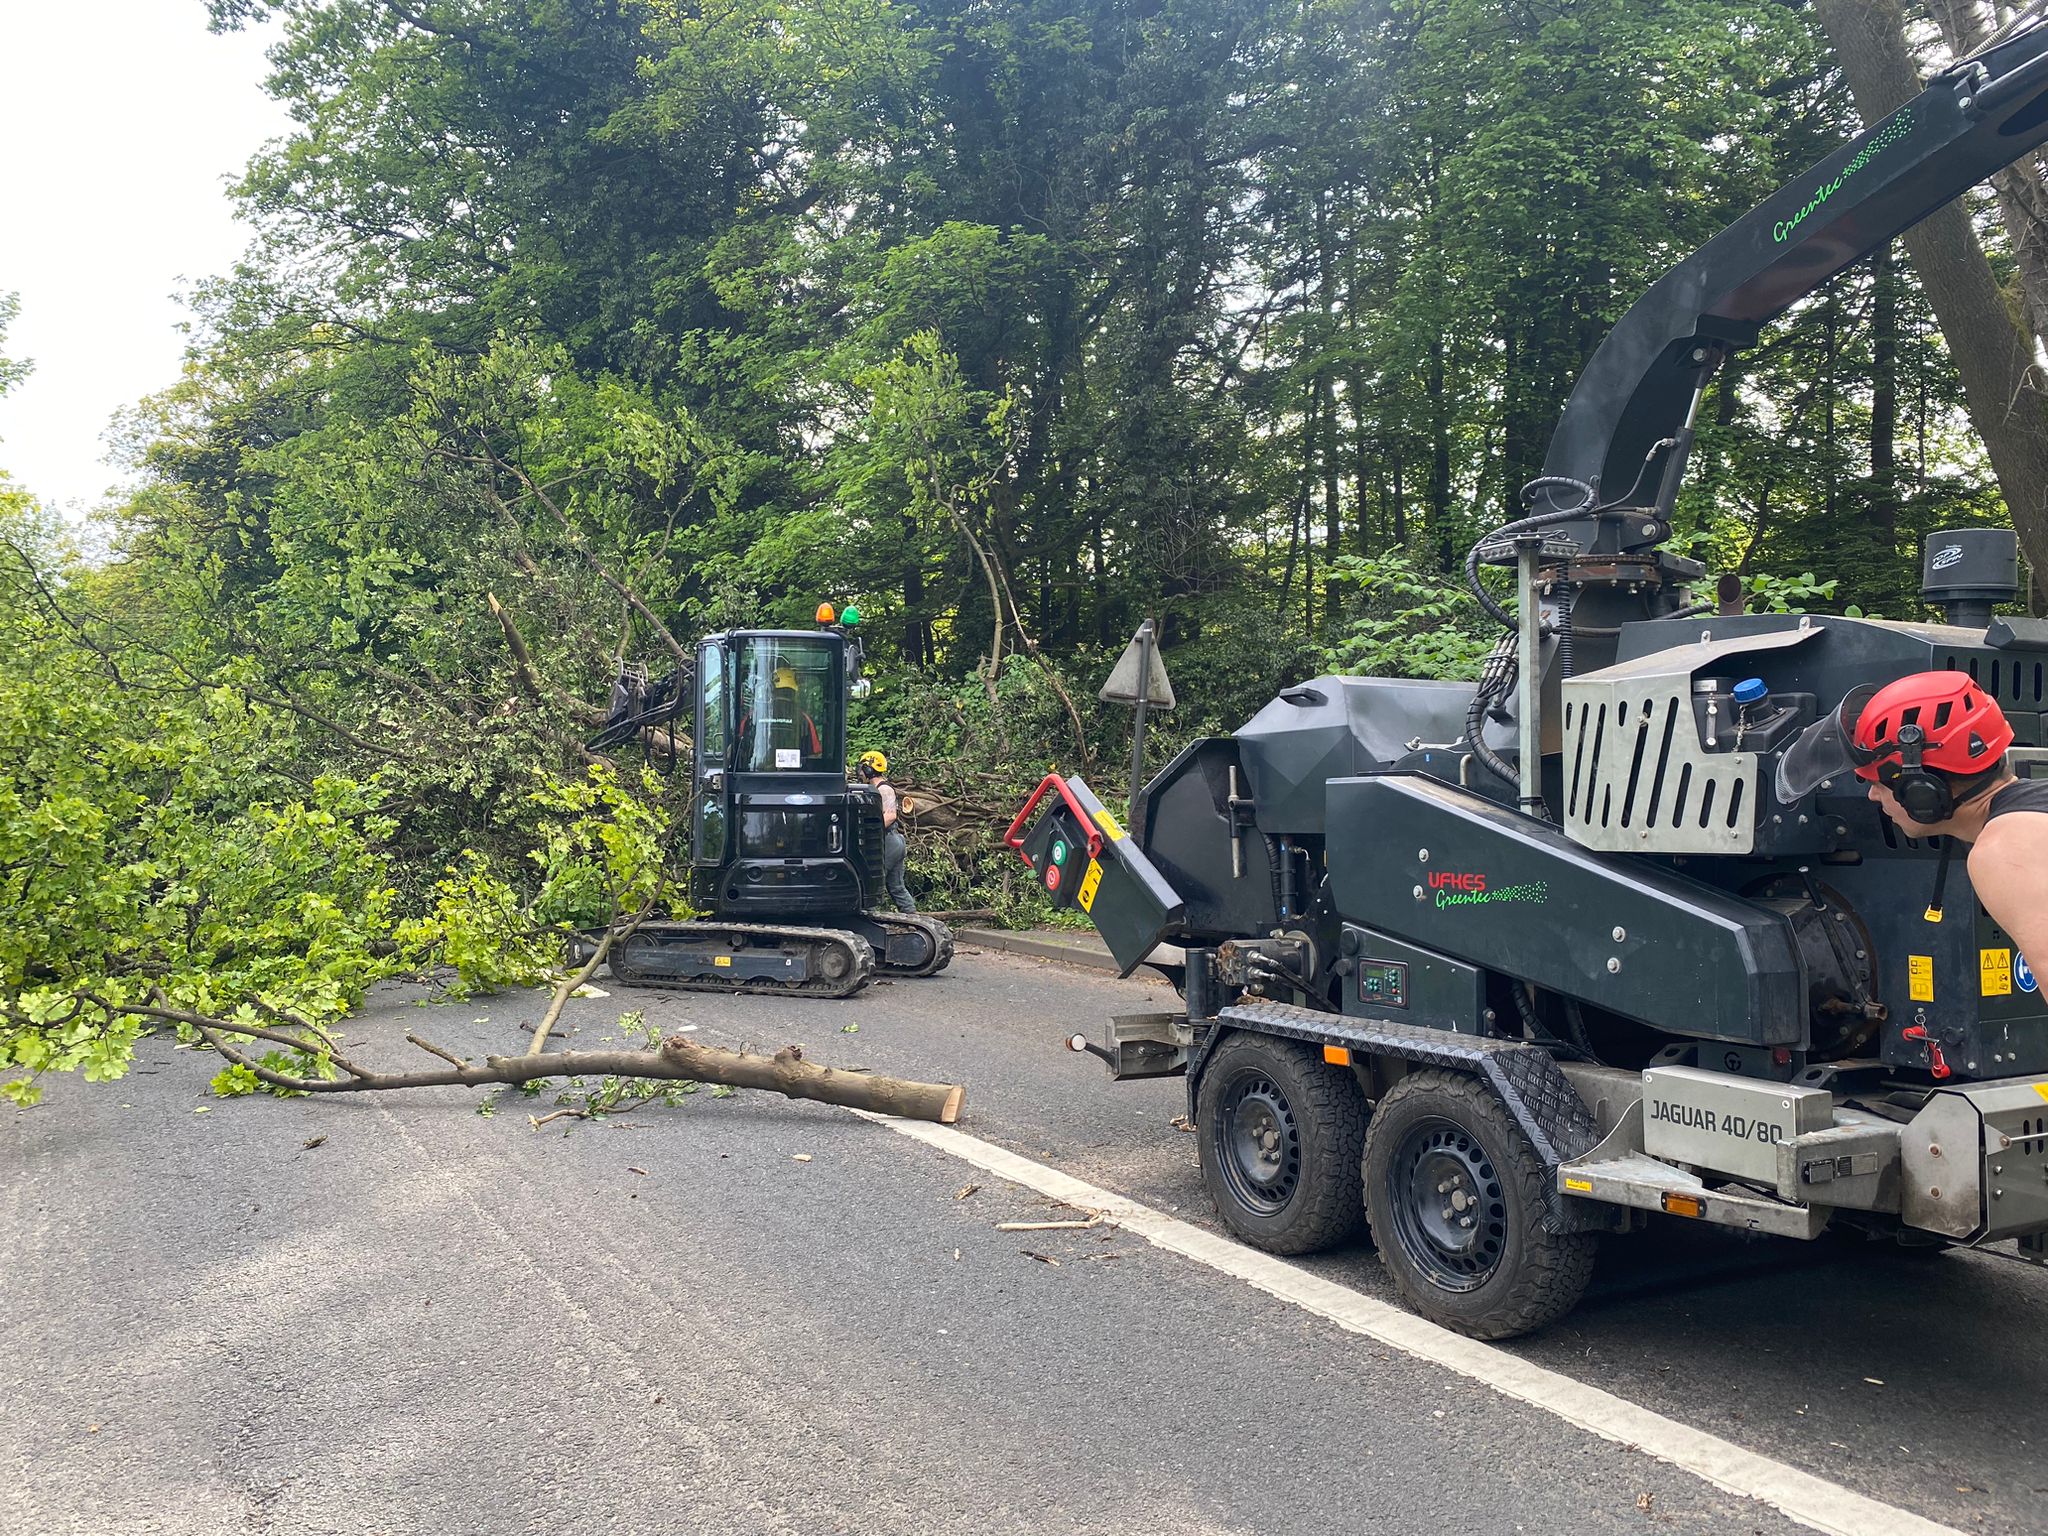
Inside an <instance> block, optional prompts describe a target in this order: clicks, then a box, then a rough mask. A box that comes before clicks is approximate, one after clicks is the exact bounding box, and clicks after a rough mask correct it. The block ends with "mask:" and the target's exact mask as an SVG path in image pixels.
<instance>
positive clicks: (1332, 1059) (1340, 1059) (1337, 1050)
mask: <svg viewBox="0 0 2048 1536" xmlns="http://www.w3.org/2000/svg"><path fill="white" fill-rule="evenodd" d="M1323 1060H1325V1061H1327V1062H1328V1063H1329V1064H1330V1065H1331V1066H1333V1067H1348V1066H1350V1065H1351V1047H1350V1046H1348V1045H1326V1046H1324V1047H1323Z"/></svg>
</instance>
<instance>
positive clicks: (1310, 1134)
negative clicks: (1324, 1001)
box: [1196, 1034, 1365, 1253]
mask: <svg viewBox="0 0 2048 1536" xmlns="http://www.w3.org/2000/svg"><path fill="white" fill-rule="evenodd" d="M1196 1119H1197V1122H1198V1123H1199V1125H1200V1128H1201V1137H1200V1147H1201V1158H1202V1182H1203V1183H1204V1184H1205V1185H1207V1186H1208V1190H1209V1198H1210V1199H1211V1200H1212V1201H1214V1202H1215V1205H1216V1214H1217V1215H1219V1216H1221V1217H1222V1218H1223V1224H1224V1225H1225V1226H1226V1227H1228V1228H1230V1230H1231V1231H1232V1232H1234V1233H1236V1234H1237V1236H1238V1237H1240V1238H1242V1239H1243V1240H1244V1241H1245V1242H1247V1243H1250V1244H1251V1245H1252V1246H1253V1247H1254V1248H1263V1249H1265V1250H1266V1251H1267V1252H1268V1253H1314V1252H1316V1251H1317V1250H1319V1249H1323V1248H1329V1247H1333V1246H1334V1245H1336V1244H1337V1243H1340V1242H1342V1241H1343V1240H1344V1239H1345V1238H1347V1237H1350V1236H1351V1235H1352V1234H1353V1233H1355V1232H1356V1231H1357V1230H1358V1229H1359V1226H1360V1225H1361V1224H1362V1221H1363V1219H1364V1216H1365V1203H1364V1200H1363V1199H1362V1198H1361V1191H1360V1188H1359V1183H1358V1171H1359V1166H1360V1163H1359V1159H1360V1156H1361V1154H1362V1153H1363V1150H1364V1147H1365V1094H1364V1093H1363V1092H1362V1091H1361V1090H1360V1088H1359V1086H1358V1079H1357V1078H1355V1077H1353V1076H1352V1075H1351V1073H1350V1072H1349V1071H1346V1070H1344V1069H1342V1068H1339V1067H1331V1066H1327V1065H1325V1064H1324V1063H1323V1062H1322V1060H1321V1059H1320V1058H1319V1057H1318V1056H1317V1055H1316V1053H1315V1049H1314V1047H1312V1046H1309V1045H1304V1044H1302V1043H1301V1042H1299V1041H1294V1040H1279V1039H1275V1038H1273V1037H1272V1036H1270V1035H1257V1034H1235V1035H1232V1036H1231V1037H1230V1038H1229V1039H1228V1040H1226V1041H1224V1042H1223V1043H1222V1044H1221V1045H1220V1046H1218V1047H1217V1048H1216V1054H1215V1055H1214V1056H1213V1057H1211V1058H1210V1061H1209V1067H1208V1070H1207V1071H1206V1072H1205V1073H1204V1074H1203V1076H1202V1090H1201V1094H1200V1098H1199V1101H1198V1103H1197V1105H1196Z"/></svg>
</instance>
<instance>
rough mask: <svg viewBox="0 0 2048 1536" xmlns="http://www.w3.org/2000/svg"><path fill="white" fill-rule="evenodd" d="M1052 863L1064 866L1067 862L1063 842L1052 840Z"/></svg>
mask: <svg viewBox="0 0 2048 1536" xmlns="http://www.w3.org/2000/svg"><path fill="white" fill-rule="evenodd" d="M1052 861H1053V863H1055V864H1064V863H1066V862H1067V845H1066V844H1065V843H1063V842H1060V841H1059V840H1058V839H1057V838H1055V839H1054V840H1053V845H1052Z"/></svg>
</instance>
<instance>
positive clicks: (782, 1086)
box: [183, 1015, 967, 1125]
mask: <svg viewBox="0 0 2048 1536" xmlns="http://www.w3.org/2000/svg"><path fill="white" fill-rule="evenodd" d="M183 1021H184V1022H188V1023H191V1024H192V1026H193V1028H195V1029H197V1030H198V1031H199V1033H200V1035H201V1037H202V1038H204V1039H205V1041H206V1043H207V1044H208V1045H210V1046H212V1047H213V1048H214V1050H216V1051H217V1052H219V1053H220V1055H221V1056H222V1057H223V1058H224V1059H225V1060H227V1061H230V1062H232V1063H234V1064H235V1065H236V1066H240V1067H246V1068H247V1069H248V1070H249V1071H251V1072H253V1073H255V1074H256V1077H257V1078H258V1079H259V1080H260V1081H262V1082H266V1083H268V1084H270V1085H271V1086H272V1087H273V1088H283V1089H285V1090H287V1091H289V1092H293V1093H376V1092H385V1091H389V1090H392V1089H398V1088H449V1087H461V1088H482V1087H489V1086H491V1085H494V1084H499V1083H509V1084H519V1083H530V1082H535V1081H538V1080H540V1079H542V1078H549V1077H620V1078H643V1079H649V1080H667V1081H672V1082H692V1083H724V1084H726V1085H727V1086H729V1087H733V1088H759V1089H763V1090H765V1091H767V1092H770V1093H779V1094H781V1095H782V1096H783V1097H784V1098H790V1099H814V1100H816V1101H817V1102H819V1103H821V1104H841V1105H845V1106H846V1107H848V1108H851V1109H865V1110H869V1111H872V1112H873V1113H875V1114H881V1115H898V1116H901V1117H903V1118H904V1119H908V1120H936V1121H938V1122H939V1123H940V1124H942V1125H951V1124H952V1123H953V1122H954V1121H956V1120H958V1119H959V1118H960V1107H961V1104H962V1103H963V1102H964V1101H965V1099H966V1097H967V1090H966V1089H965V1088H964V1087H962V1086H961V1085H959V1084H957V1083H919V1082H913V1081H911V1080H909V1079H907V1078H897V1077H881V1076H878V1075H876V1074H875V1073H872V1072H854V1071H843V1070H840V1069H838V1068H834V1067H821V1066H818V1065H817V1064H816V1063H814V1062H809V1061H806V1060H804V1051H803V1047H802V1046H800V1045H785V1046H784V1047H783V1048H782V1049H781V1050H779V1051H777V1052H776V1053H775V1054H774V1055H773V1056H757V1055H754V1054H753V1053H751V1052H748V1051H729V1050H726V1049H725V1048H724V1047H722V1046H716V1045H699V1044H697V1043H696V1042H695V1041H692V1040H691V1039H689V1038H688V1037H687V1036H684V1035H671V1036H669V1038H668V1039H666V1040H664V1041H663V1042H662V1043H661V1045H660V1046H659V1047H658V1048H656V1049H654V1050H646V1051H629V1050H619V1051H554V1052H550V1053H548V1054H547V1055H545V1056H486V1057H485V1058H484V1060H483V1064H482V1065H480V1066H479V1065H475V1064H468V1065H464V1066H460V1067H450V1068H447V1069H445V1070H436V1071H431V1072H389V1073H386V1072H371V1071H368V1070H365V1069H362V1068H357V1067H353V1066H350V1065H348V1064H346V1063H342V1062H339V1061H337V1065H341V1066H343V1068H344V1070H348V1071H351V1072H353V1073H355V1074H356V1075H354V1076H352V1077H350V1078H348V1079H346V1080H343V1079H336V1078H299V1077H293V1076H291V1075H290V1074H288V1073H283V1072H276V1071H273V1070H272V1069H270V1068H269V1067H266V1066H263V1065H262V1064H261V1063H259V1062H257V1061H255V1060H253V1059H252V1058H250V1057H249V1056H247V1055H245V1054H244V1053H243V1052H241V1051H239V1050H237V1049H236V1048H235V1047H234V1045H233V1044H231V1043H230V1041H229V1038H228V1037H229V1035H231V1034H240V1033H243V1032H245V1031H246V1030H247V1026H244V1025H240V1024H230V1023H227V1022H226V1021H224V1020H220V1019H207V1020H204V1021H203V1022H202V1021H201V1020H200V1019H199V1018H198V1016H196V1015H185V1016H183Z"/></svg>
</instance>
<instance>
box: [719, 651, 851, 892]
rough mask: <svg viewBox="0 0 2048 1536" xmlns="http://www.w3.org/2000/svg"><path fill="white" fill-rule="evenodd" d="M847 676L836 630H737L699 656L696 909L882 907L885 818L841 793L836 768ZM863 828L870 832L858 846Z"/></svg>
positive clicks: (847, 791) (841, 760) (842, 773)
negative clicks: (868, 850)
mask: <svg viewBox="0 0 2048 1536" xmlns="http://www.w3.org/2000/svg"><path fill="white" fill-rule="evenodd" d="M855 664H856V657H855V655H854V653H853V650H852V647H851V645H850V643H849V641H848V638H847V636H846V635H845V634H844V633H843V632H838V631H834V630H822V631H795V630H734V631H732V632H730V633H727V634H720V635H711V636H708V637H706V638H705V639H704V640H703V642H702V643H701V644H700V645H699V646H698V648H697V688H696V694H697V697H696V710H697V721H696V727H697V728H696V740H697V755H696V777H697V784H696V790H697V793H696V795H695V797H694V799H695V811H694V819H693V820H694V824H693V827H692V831H693V833H694V834H695V835H694V837H693V839H692V857H691V866H690V896H691V900H692V902H693V903H694V904H695V905H696V906H697V907H699V908H701V909H704V910H709V911H715V912H718V913H721V914H729V915H735V916H736V915H742V914H753V913H792V912H858V911H860V910H862V909H863V908H865V907H866V906H868V905H869V904H870V902H871V901H872V900H874V899H877V898H879V896H880V894H881V866H880V857H879V849H880V845H881V807H880V804H879V800H878V797H876V796H875V795H874V794H873V793H872V792H871V791H868V790H866V789H863V788H861V787H860V786H857V785H849V784H848V783H847V782H846V770H845V766H844V765H845V763H846V701H847V697H848V693H849V691H850V687H851V682H852V678H851V673H852V672H853V670H854V667H855ZM867 821H873V822H874V824H875V825H874V831H873V834H872V836H871V837H867V838H863V836H862V835H861V832H862V826H863V824H864V823H865V822H867ZM868 843H872V844H873V845H874V846H875V848H876V850H877V855H876V861H875V863H874V864H873V866H872V867H870V866H869V865H868V862H867V860H866V859H865V858H863V856H862V855H863V851H864V848H865V846H866V845H867V844H868Z"/></svg>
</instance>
